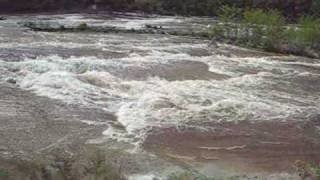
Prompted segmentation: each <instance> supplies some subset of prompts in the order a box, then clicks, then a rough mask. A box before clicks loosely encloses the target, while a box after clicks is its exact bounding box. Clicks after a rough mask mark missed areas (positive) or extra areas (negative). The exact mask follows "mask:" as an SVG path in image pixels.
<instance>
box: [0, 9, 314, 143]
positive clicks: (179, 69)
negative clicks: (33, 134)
mask: <svg viewBox="0 0 320 180" xmlns="http://www.w3.org/2000/svg"><path fill="white" fill-rule="evenodd" d="M33 18H34V19H33V20H37V19H38V20H45V21H46V22H47V23H48V22H49V23H56V22H58V23H64V24H79V23H83V22H86V23H88V24H90V23H91V24H93V25H96V26H105V25H112V26H116V27H120V28H129V29H131V28H137V29H139V28H143V27H144V26H145V25H146V24H156V25H157V24H160V25H163V26H168V27H170V25H171V26H174V27H176V26H177V25H179V26H181V24H183V23H184V22H188V23H185V24H186V26H188V24H190V23H192V22H194V20H193V21H192V19H186V18H181V17H180V18H179V17H176V18H175V17H164V18H161V17H155V18H149V19H136V20H135V19H125V18H116V19H107V20H106V19H98V18H96V17H86V16H81V15H59V16H38V17H37V16H35V17H33ZM28 20H29V19H28ZM21 21H27V20H26V19H23V18H22V19H21V17H20V19H19V18H17V17H12V18H11V19H10V18H9V20H7V22H1V23H0V25H1V26H2V30H1V31H0V34H1V37H0V47H1V50H0V70H1V73H0V80H1V81H3V82H5V81H10V80H14V81H15V82H16V85H17V86H18V87H20V88H22V89H24V90H28V91H31V92H33V93H36V94H37V95H40V96H46V97H49V98H52V99H58V100H61V101H63V102H65V103H68V104H77V105H81V106H84V107H88V108H99V109H102V110H104V111H107V112H110V113H113V114H115V115H116V116H117V121H118V122H119V124H121V126H123V127H124V130H123V129H121V130H120V129H117V127H113V126H112V125H110V128H109V129H107V130H106V131H105V133H104V135H106V136H110V137H113V138H115V137H117V136H119V139H120V136H121V137H122V139H123V137H128V138H126V140H129V141H130V140H132V141H139V140H141V139H143V137H144V136H145V135H146V133H147V132H148V130H150V129H151V128H153V127H163V126H164V127H165V126H179V125H190V126H195V127H199V128H204V129H205V127H202V125H201V124H202V123H205V122H225V121H270V120H281V121H290V120H308V118H309V117H312V116H314V115H316V114H317V113H318V112H319V110H320V91H319V89H320V68H319V66H320V61H319V60H311V59H306V58H300V57H294V56H281V55H266V54H261V53H258V52H250V53H248V52H249V51H248V50H245V49H240V48H236V47H232V46H227V45H223V44H221V45H220V47H219V48H215V47H211V46H209V45H208V44H209V42H208V41H207V40H202V39H196V38H186V37H176V36H170V35H147V34H146V35H137V34H94V33H45V32H32V31H29V30H26V29H23V28H21V27H20V26H19V25H18V24H19V22H21ZM193 25H194V26H196V24H193ZM205 26H207V24H203V27H205ZM188 27H189V26H188ZM132 137H134V138H132ZM130 138H131V139H130Z"/></svg>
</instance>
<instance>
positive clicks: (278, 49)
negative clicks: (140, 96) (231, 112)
mask: <svg viewBox="0 0 320 180" xmlns="http://www.w3.org/2000/svg"><path fill="white" fill-rule="evenodd" d="M124 15H125V14H124ZM118 16H119V14H118ZM121 16H122V15H121V14H120V17H121ZM124 17H125V16H124ZM145 17H146V16H145ZM151 17H152V16H151ZM22 26H24V27H26V28H29V29H31V30H33V31H40V32H61V33H63V32H69V33H75V32H87V33H134V34H167V35H173V36H186V37H195V38H203V39H208V40H211V42H210V43H209V44H208V45H209V46H211V45H213V46H217V43H225V44H230V45H235V46H240V47H244V48H252V49H256V50H262V51H266V52H271V53H279V54H284V55H286V54H287V55H296V56H305V57H310V58H320V54H319V53H318V51H317V49H316V48H313V47H311V46H308V45H304V46H303V45H302V44H299V43H289V42H288V41H287V40H282V41H281V40H279V39H277V40H276V41H275V42H272V43H274V44H273V45H265V43H266V42H267V41H268V40H263V41H265V42H260V41H262V40H261V37H260V36H264V35H262V32H260V31H259V32H260V34H256V35H252V34H251V35H249V34H250V33H249V34H248V32H249V31H255V30H254V27H252V28H248V27H247V28H246V27H245V26H242V25H241V24H223V23H222V24H221V23H220V22H218V21H216V22H215V24H213V25H212V27H213V28H207V29H202V30H196V31H193V30H191V31H188V30H186V29H177V30H176V29H168V28H166V27H163V26H161V25H159V26H157V25H153V24H145V25H144V27H139V28H134V27H133V28H119V27H116V26H104V27H96V26H90V25H88V24H86V23H81V24H78V25H76V26H69V27H66V26H65V25H62V24H58V23H56V24H53V25H52V24H50V23H49V22H45V21H44V22H40V23H39V22H24V23H22ZM248 26H249V25H248ZM210 27H211V26H210ZM291 28H294V27H291ZM224 29H225V30H226V32H224ZM241 32H243V33H241ZM245 32H246V33H245ZM278 33H281V32H278ZM240 34H242V35H241V36H240ZM253 36H254V37H255V38H256V40H252V37H253ZM279 36H281V35H279ZM279 38H280V37H279ZM297 38H298V37H297ZM254 41H255V42H254ZM279 41H281V42H279Z"/></svg>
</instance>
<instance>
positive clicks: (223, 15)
mask: <svg viewBox="0 0 320 180" xmlns="http://www.w3.org/2000/svg"><path fill="white" fill-rule="evenodd" d="M241 16H242V9H240V8H237V7H236V6H222V8H221V9H220V10H219V14H218V17H219V20H220V21H222V22H235V21H237V20H240V19H241Z"/></svg>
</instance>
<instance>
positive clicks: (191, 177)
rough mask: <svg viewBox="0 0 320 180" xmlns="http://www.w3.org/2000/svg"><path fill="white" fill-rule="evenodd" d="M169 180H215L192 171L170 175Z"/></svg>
mask: <svg viewBox="0 0 320 180" xmlns="http://www.w3.org/2000/svg"><path fill="white" fill-rule="evenodd" d="M167 180H214V179H213V178H208V177H206V176H203V175H200V174H197V173H193V172H191V171H185V172H178V173H173V174H170V175H169V176H168V177H167Z"/></svg>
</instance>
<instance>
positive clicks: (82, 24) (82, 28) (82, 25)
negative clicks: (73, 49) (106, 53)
mask: <svg viewBox="0 0 320 180" xmlns="http://www.w3.org/2000/svg"><path fill="white" fill-rule="evenodd" d="M77 29H79V30H86V29H88V25H87V23H81V24H79V25H78V26H77Z"/></svg>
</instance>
